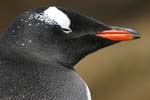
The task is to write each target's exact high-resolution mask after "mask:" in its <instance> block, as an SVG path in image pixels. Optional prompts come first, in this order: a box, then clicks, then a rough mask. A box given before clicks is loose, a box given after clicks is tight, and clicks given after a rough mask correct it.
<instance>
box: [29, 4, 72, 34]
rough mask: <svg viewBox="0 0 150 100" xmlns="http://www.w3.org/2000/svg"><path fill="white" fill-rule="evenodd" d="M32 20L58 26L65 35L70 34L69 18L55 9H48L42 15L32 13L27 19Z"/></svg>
mask: <svg viewBox="0 0 150 100" xmlns="http://www.w3.org/2000/svg"><path fill="white" fill-rule="evenodd" d="M32 18H34V19H37V20H40V21H42V22H43V21H44V22H45V23H48V24H50V25H55V24H58V25H59V26H60V27H61V28H64V29H66V30H67V31H65V30H64V32H65V33H70V32H72V30H71V28H70V25H71V21H70V19H69V17H68V16H67V15H66V14H65V13H63V12H62V11H61V10H59V9H58V8H56V7H49V8H48V9H46V10H45V11H44V12H43V13H40V14H38V13H34V14H32V15H30V17H29V19H32Z"/></svg>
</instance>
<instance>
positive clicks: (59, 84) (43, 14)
mask: <svg viewBox="0 0 150 100" xmlns="http://www.w3.org/2000/svg"><path fill="white" fill-rule="evenodd" d="M113 29H115V30H119V29H121V30H126V31H129V32H130V33H134V34H136V37H139V35H138V33H137V32H136V31H134V30H131V29H127V28H119V27H111V26H108V25H105V24H103V23H101V22H99V21H96V20H94V19H92V18H89V17H87V16H84V15H81V14H78V13H76V12H74V11H72V10H68V9H66V8H62V7H54V6H53V7H41V8H37V9H33V10H30V11H27V12H24V13H22V14H21V15H19V16H18V17H17V18H16V19H15V20H14V21H13V22H12V23H11V24H10V26H9V27H8V29H7V30H6V32H5V36H4V37H3V38H2V39H1V40H0V100H91V96H90V92H89V89H88V87H87V85H86V83H85V82H84V81H83V80H82V78H81V77H80V76H79V75H78V74H77V73H76V72H75V71H74V65H75V64H76V63H77V62H78V61H80V60H81V59H82V58H84V57H85V56H86V55H87V54H89V53H92V52H94V51H96V50H98V49H100V48H103V47H106V46H109V45H111V44H114V43H117V42H119V41H114V40H110V39H107V38H104V37H100V36H96V34H97V33H99V32H102V31H105V30H113ZM134 36H135V35H134Z"/></svg>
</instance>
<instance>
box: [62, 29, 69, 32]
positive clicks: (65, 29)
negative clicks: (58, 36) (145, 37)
mask: <svg viewBox="0 0 150 100" xmlns="http://www.w3.org/2000/svg"><path fill="white" fill-rule="evenodd" d="M62 29H63V31H68V32H69V31H70V30H69V29H66V28H62Z"/></svg>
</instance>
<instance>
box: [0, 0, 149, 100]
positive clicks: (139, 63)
mask: <svg viewBox="0 0 150 100" xmlns="http://www.w3.org/2000/svg"><path fill="white" fill-rule="evenodd" d="M43 5H57V6H63V7H67V8H71V9H74V10H77V11H79V12H81V13H84V14H86V15H88V16H91V17H94V18H96V19H98V20H100V21H102V22H104V23H106V24H109V25H117V26H126V27H128V26H129V27H133V28H134V29H136V30H138V31H139V32H141V37H142V38H141V39H139V40H134V41H127V42H121V43H119V44H116V45H113V46H110V47H107V48H104V49H102V50H99V51H97V52H96V53H93V54H91V55H89V56H88V57H86V58H85V59H83V60H82V61H81V62H80V63H79V64H77V65H76V69H77V71H78V72H79V74H80V75H81V76H82V77H83V78H84V80H85V81H86V82H87V83H88V85H89V88H90V90H91V93H92V97H93V100H150V0H0V31H1V33H2V32H4V31H5V29H6V28H7V26H8V25H9V23H10V22H11V20H12V19H14V18H15V17H16V16H17V15H18V14H20V13H22V12H24V11H26V10H29V9H32V8H35V7H40V6H43ZM2 35H3V34H1V36H2Z"/></svg>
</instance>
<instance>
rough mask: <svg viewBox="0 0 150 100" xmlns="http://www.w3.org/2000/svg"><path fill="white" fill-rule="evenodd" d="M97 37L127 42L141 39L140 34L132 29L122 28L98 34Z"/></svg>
mask: <svg viewBox="0 0 150 100" xmlns="http://www.w3.org/2000/svg"><path fill="white" fill-rule="evenodd" d="M96 36H98V37H102V38H106V39H109V40H113V41H127V40H133V39H138V38H140V34H139V32H137V31H135V30H133V29H130V28H122V27H112V29H111V30H104V31H101V32H98V33H97V34H96Z"/></svg>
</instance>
